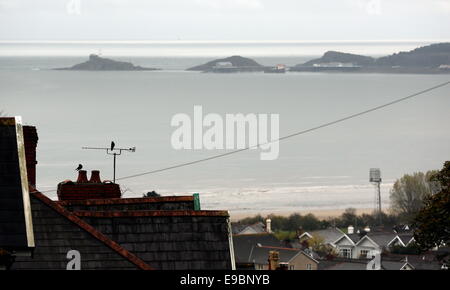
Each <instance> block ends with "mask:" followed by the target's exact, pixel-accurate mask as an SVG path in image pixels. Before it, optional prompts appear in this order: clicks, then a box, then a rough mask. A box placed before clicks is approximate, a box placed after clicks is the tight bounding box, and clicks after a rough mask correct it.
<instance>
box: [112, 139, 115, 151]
mask: <svg viewBox="0 0 450 290" xmlns="http://www.w3.org/2000/svg"><path fill="white" fill-rule="evenodd" d="M114 146H116V143H114V141H112V142H111V151H113V150H114Z"/></svg>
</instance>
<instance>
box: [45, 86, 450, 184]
mask: <svg viewBox="0 0 450 290" xmlns="http://www.w3.org/2000/svg"><path fill="white" fill-rule="evenodd" d="M448 84H450V81H447V82H444V83H441V84H438V85H436V86H433V87H430V88H427V89H425V90H422V91H419V92H416V93H413V94H411V95H408V96H406V97H403V98H399V99H396V100H394V101H391V102H388V103H385V104H383V105H379V106H376V107H373V108H370V109H367V110H364V111H361V112H358V113H355V114H352V115H349V116H347V117H343V118H340V119H337V120H334V121H331V122H328V123H324V124H322V125H319V126H315V127H312V128H309V129H306V130H303V131H299V132H295V133H292V134H289V135H286V136H283V137H280V138H278V139H275V140H272V141H269V142H265V143H258V144H256V145H253V146H248V147H245V148H242V149H237V150H233V151H230V152H226V153H222V154H218V155H214V156H210V157H206V158H202V159H198V160H194V161H190V162H185V163H180V164H176V165H173V166H169V167H165V168H160V169H156V170H151V171H147V172H142V173H137V174H133V175H128V176H124V177H120V178H117V180H125V179H131V178H136V177H140V176H144V175H150V174H155V173H159V172H163V171H167V170H172V169H176V168H180V167H186V166H189V165H193V164H197V163H201V162H205V161H209V160H213V159H218V158H221V157H225V156H228V155H232V154H236V153H239V152H242V151H247V150H250V149H252V148H256V147H259V146H263V145H267V144H271V143H274V142H278V141H283V140H286V139H289V138H292V137H295V136H298V135H302V134H306V133H309V132H312V131H316V130H319V129H322V128H325V127H329V126H332V125H335V124H338V123H341V122H344V121H347V120H350V119H353V118H356V117H359V116H362V115H365V114H368V113H371V112H374V111H377V110H380V109H382V108H385V107H388V106H392V105H394V104H397V103H400V102H403V101H406V100H408V99H411V98H414V97H417V96H419V95H422V94H425V93H428V92H430V91H433V90H436V89H438V88H441V87H444V86H446V85H448ZM52 191H56V189H55V190H46V191H41V192H52Z"/></svg>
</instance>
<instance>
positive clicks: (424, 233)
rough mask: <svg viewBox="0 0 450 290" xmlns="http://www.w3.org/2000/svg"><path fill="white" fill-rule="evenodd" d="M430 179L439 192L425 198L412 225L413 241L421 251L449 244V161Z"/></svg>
mask: <svg viewBox="0 0 450 290" xmlns="http://www.w3.org/2000/svg"><path fill="white" fill-rule="evenodd" d="M432 179H433V180H434V181H436V182H439V184H440V188H441V190H440V192H438V193H436V194H434V195H432V196H429V197H427V199H426V200H425V206H424V207H423V208H422V209H421V210H420V211H419V213H418V214H417V216H416V217H415V219H414V223H413V227H414V239H415V240H416V243H417V245H418V246H419V247H420V248H421V249H422V250H428V249H431V248H433V247H436V246H441V245H443V244H446V245H449V243H450V161H446V162H445V163H444V167H443V168H442V170H441V171H439V172H438V173H437V174H435V175H434V176H433V177H432Z"/></svg>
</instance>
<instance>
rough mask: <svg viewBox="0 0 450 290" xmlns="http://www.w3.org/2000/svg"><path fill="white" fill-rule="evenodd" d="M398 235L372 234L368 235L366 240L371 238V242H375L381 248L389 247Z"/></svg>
mask: <svg viewBox="0 0 450 290" xmlns="http://www.w3.org/2000/svg"><path fill="white" fill-rule="evenodd" d="M395 236H396V234H395V233H391V232H373V233H372V232H370V233H367V234H366V236H364V237H362V238H361V240H362V239H364V238H366V237H367V238H370V240H372V241H374V242H375V243H376V244H377V245H378V246H380V247H387V246H388V245H389V243H390V242H391V241H392V240H393V239H394V238H395Z"/></svg>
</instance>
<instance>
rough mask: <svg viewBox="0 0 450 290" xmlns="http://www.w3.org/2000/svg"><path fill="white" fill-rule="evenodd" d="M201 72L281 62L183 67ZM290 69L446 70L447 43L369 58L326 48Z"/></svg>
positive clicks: (239, 60)
mask: <svg viewBox="0 0 450 290" xmlns="http://www.w3.org/2000/svg"><path fill="white" fill-rule="evenodd" d="M187 70H188V71H201V72H218V73H222V72H262V71H264V72H284V71H285V68H284V66H283V65H277V66H276V67H268V66H263V65H261V64H259V63H257V62H256V61H255V60H253V59H250V58H245V57H242V56H237V55H235V56H231V57H227V58H222V59H216V60H212V61H210V62H207V63H205V64H202V65H198V66H194V67H191V68H188V69H187ZM287 70H288V71H292V72H362V73H363V72H367V73H421V74H447V73H450V43H437V44H431V45H428V46H424V47H419V48H416V49H414V50H411V51H407V52H399V53H394V54H392V55H388V56H384V57H380V58H373V57H370V56H364V55H358V54H351V53H344V52H338V51H327V52H326V53H325V54H324V55H323V56H322V57H320V58H317V59H313V60H310V61H307V62H305V63H302V64H298V65H295V66H292V67H289V68H287Z"/></svg>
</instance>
